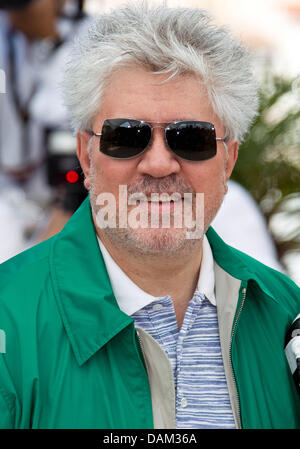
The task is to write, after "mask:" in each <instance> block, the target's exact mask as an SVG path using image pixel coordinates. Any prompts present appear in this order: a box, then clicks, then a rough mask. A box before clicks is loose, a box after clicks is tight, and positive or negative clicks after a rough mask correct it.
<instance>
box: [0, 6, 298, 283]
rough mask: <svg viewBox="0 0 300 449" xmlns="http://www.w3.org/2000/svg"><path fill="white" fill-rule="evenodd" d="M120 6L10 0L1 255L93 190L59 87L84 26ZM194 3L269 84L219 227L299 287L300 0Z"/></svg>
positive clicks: (0, 146)
mask: <svg viewBox="0 0 300 449" xmlns="http://www.w3.org/2000/svg"><path fill="white" fill-rule="evenodd" d="M121 3H123V1H120V0H85V1H78V0H66V1H64V0H32V1H29V0H19V1H18V0H10V1H3V0H0V69H2V70H3V71H4V73H5V80H4V81H3V76H2V78H1V80H0V219H1V221H0V223H1V225H0V262H3V261H4V260H6V259H7V258H9V257H11V256H13V255H15V254H17V253H18V252H20V251H22V250H24V249H26V248H29V247H30V246H32V245H33V244H35V243H37V242H39V241H41V240H43V239H45V238H48V237H50V236H51V235H53V234H55V233H56V232H58V231H59V230H60V229H61V228H62V227H63V225H64V224H65V222H66V221H67V220H68V218H69V217H70V216H71V215H72V213H73V212H74V211H75V210H76V208H77V207H78V206H79V205H80V203H81V202H82V200H83V199H84V198H85V195H86V192H85V191H84V189H83V187H82V174H81V171H80V168H79V165H78V161H77V159H76V155H75V151H76V139H75V138H74V136H73V135H72V133H71V131H70V127H69V122H68V116H67V112H66V111H65V109H64V106H63V104H62V100H61V96H60V92H59V88H58V85H59V81H60V79H61V73H62V70H63V67H64V64H65V60H66V54H67V52H68V49H69V46H70V43H71V41H72V39H73V38H74V36H75V35H76V33H78V32H79V30H80V28H81V27H83V26H86V23H88V21H89V18H90V17H91V16H93V15H95V14H97V13H99V12H102V11H105V10H107V9H111V8H112V7H114V6H115V5H117V4H121ZM153 3H159V1H158V0H157V1H153ZM180 3H181V2H178V1H175V0H174V1H172V0H169V1H168V4H169V5H170V6H182V3H181V4H180ZM8 6H9V9H8ZM184 6H191V7H203V8H205V9H207V10H209V11H210V12H211V13H212V15H213V16H214V18H215V19H214V20H215V21H216V22H217V23H219V24H222V25H225V26H227V27H228V28H230V30H231V31H232V33H233V34H235V35H236V36H237V37H238V38H239V39H240V40H242V41H243V43H244V44H245V45H246V46H247V47H248V48H249V50H250V52H251V55H252V60H253V69H254V72H255V74H256V77H257V81H258V84H259V88H260V98H261V103H260V115H259V117H257V119H256V121H255V122H254V124H253V126H252V128H251V130H250V132H249V133H248V135H247V137H246V139H245V141H244V143H243V144H242V145H241V147H240V153H239V159H238V163H237V165H236V168H235V169H234V173H233V176H232V181H231V182H230V185H229V192H228V194H227V195H226V197H225V200H224V203H223V205H222V207H221V210H220V212H219V213H218V215H217V217H216V218H215V220H214V222H213V226H214V227H215V229H216V230H217V232H219V234H220V235H221V237H223V238H224V240H225V241H227V242H228V243H229V244H231V245H232V246H235V247H237V248H239V249H241V250H243V251H245V252H247V253H249V254H250V255H252V256H254V257H256V258H257V259H259V260H261V261H262V262H263V263H266V264H267V265H269V266H272V267H274V268H276V269H279V270H280V271H283V272H286V273H287V274H288V275H289V276H290V277H291V278H292V279H294V281H295V282H296V283H298V285H300V109H299V100H300V57H299V50H298V49H299V45H300V0H263V1H262V0H260V1H258V0H243V1H238V0H185V2H184ZM1 73H3V72H1ZM1 86H2V87H1ZM1 91H2V92H3V93H1Z"/></svg>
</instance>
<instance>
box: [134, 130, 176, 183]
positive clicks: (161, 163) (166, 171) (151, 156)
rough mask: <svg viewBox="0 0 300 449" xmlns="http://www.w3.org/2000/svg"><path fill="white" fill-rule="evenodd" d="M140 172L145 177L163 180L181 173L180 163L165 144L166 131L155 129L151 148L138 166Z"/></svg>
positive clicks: (144, 154)
mask: <svg viewBox="0 0 300 449" xmlns="http://www.w3.org/2000/svg"><path fill="white" fill-rule="evenodd" d="M138 171H139V173H140V174H143V175H145V174H146V175H151V176H153V177H154V178H163V177H164V176H168V175H171V174H175V173H176V174H177V173H179V171H180V163H179V161H178V160H177V158H176V156H175V154H173V153H172V152H171V151H170V150H169V148H168V147H167V144H166V142H165V136H164V130H163V129H160V128H155V129H153V136H152V143H151V146H150V147H149V148H148V149H147V150H146V151H145V152H144V153H143V155H142V157H141V160H140V161H139V164H138Z"/></svg>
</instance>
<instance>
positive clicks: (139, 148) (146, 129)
mask: <svg viewBox="0 0 300 449" xmlns="http://www.w3.org/2000/svg"><path fill="white" fill-rule="evenodd" d="M101 133H102V135H101V137H100V151H101V152H102V153H104V154H106V155H107V156H110V157H115V158H119V159H129V158H131V157H135V156H137V155H138V154H140V153H142V152H143V151H144V150H145V148H146V147H147V145H148V144H149V142H150V139H151V127H150V126H149V125H148V124H146V123H142V122H141V121H139V120H130V119H109V120H105V121H104V123H103V127H102V131H101Z"/></svg>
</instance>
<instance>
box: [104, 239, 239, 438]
mask: <svg viewBox="0 0 300 449" xmlns="http://www.w3.org/2000/svg"><path fill="white" fill-rule="evenodd" d="M205 239H206V237H205ZM99 244H100V248H101V251H102V254H103V257H104V261H105V264H106V267H107V271H108V274H109V277H110V280H111V284H112V288H113V290H114V294H115V296H116V299H117V301H118V304H119V306H120V308H121V310H123V311H124V312H125V313H127V314H128V315H131V316H132V318H133V319H134V321H135V325H136V326H137V327H141V328H142V329H144V330H145V331H146V332H148V334H150V335H151V336H152V337H153V338H154V339H155V340H156V341H157V342H158V343H159V345H160V346H161V347H162V349H163V350H164V351H165V353H166V354H167V356H168V358H169V360H170V363H171V366H172V370H173V375H174V382H175V394H176V428H178V429H180V428H181V429H184V428H185V429H197V428H198V429H217V428H222V429H229V428H235V423H234V418H233V414H232V409H231V405H230V400H229V394H228V389H227V383H226V378H225V372H224V366H223V360H222V354H221V346H220V339H219V329H218V317H217V308H216V303H215V297H214V276H212V273H213V268H212V267H213V259H212V253H211V249H210V246H209V243H208V241H207V239H206V240H205V241H204V242H203V257H202V264H201V272H200V276H199V282H198V286H197V289H196V291H195V294H194V296H193V298H192V300H191V301H190V302H189V304H188V307H187V310H186V312H185V316H184V320H183V323H182V326H181V329H180V330H178V325H177V320H176V315H175V310H174V304H173V301H172V298H171V297H170V296H164V297H153V296H151V295H149V294H148V293H145V292H144V291H142V290H141V289H140V288H139V287H138V286H137V285H136V284H134V283H133V282H132V281H131V280H130V279H129V278H128V277H127V276H126V274H125V273H124V272H123V271H122V270H121V269H120V267H119V266H118V265H117V264H116V263H115V262H114V260H113V259H112V258H111V256H110V255H109V253H108V252H107V250H106V249H105V247H104V245H103V244H102V242H100V240H99ZM212 284H213V285H212ZM128 293H130V294H128ZM208 296H209V297H210V299H208ZM129 298H130V300H129Z"/></svg>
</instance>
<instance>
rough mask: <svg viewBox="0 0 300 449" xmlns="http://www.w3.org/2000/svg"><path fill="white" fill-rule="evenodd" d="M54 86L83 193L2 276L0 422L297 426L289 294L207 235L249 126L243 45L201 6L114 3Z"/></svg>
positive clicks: (285, 283)
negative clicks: (72, 137) (67, 117)
mask: <svg viewBox="0 0 300 449" xmlns="http://www.w3.org/2000/svg"><path fill="white" fill-rule="evenodd" d="M64 91H65V98H66V103H67V104H68V106H69V108H70V111H71V114H72V117H73V126H74V129H75V130H76V131H77V141H78V148H77V154H78V158H79V160H80V164H81V167H82V170H83V172H84V175H85V181H84V184H85V187H86V188H87V189H88V190H89V193H90V195H89V198H88V199H87V200H86V201H85V202H84V203H83V205H82V206H81V207H80V209H79V210H78V211H77V212H76V213H75V214H74V216H73V217H72V218H71V220H70V221H69V222H68V223H67V225H66V226H65V228H64V229H63V231H62V232H61V233H59V234H57V235H56V236H55V237H53V238H52V239H50V240H47V241H45V242H43V243H42V244H40V245H38V246H36V247H34V248H33V249H31V250H29V251H27V252H25V253H22V254H21V255H19V256H17V257H16V258H14V259H12V260H11V261H8V262H6V263H5V264H3V265H2V267H1V276H0V279H1V281H0V282H1V286H0V287H1V290H0V297H1V309H0V328H1V329H2V331H3V332H2V340H5V341H4V342H2V348H4V349H3V350H2V353H3V354H2V357H1V369H0V423H1V426H2V427H17V428H28V427H31V428H153V426H154V427H155V428H297V427H299V425H300V406H299V398H298V396H297V391H296V387H295V384H294V381H293V377H292V373H291V370H290V368H289V364H288V361H287V358H286V356H285V351H284V347H285V336H286V333H287V331H288V329H289V327H290V325H291V324H292V322H293V320H294V319H295V317H296V316H297V314H298V313H299V289H298V288H297V287H296V286H295V284H294V283H293V282H292V281H290V280H289V279H288V278H286V277H285V276H284V275H283V274H281V273H279V272H276V271H274V270H272V269H270V268H267V267H266V266H264V265H262V264H260V263H259V262H257V261H256V260H254V259H252V258H250V257H249V256H247V255H245V254H243V253H240V252H239V251H237V250H234V249H232V248H230V247H228V246H227V245H226V244H225V243H224V242H223V241H222V240H221V239H220V238H219V237H218V236H217V235H216V233H215V232H214V231H213V229H212V228H209V225H210V222H211V221H212V219H213V218H214V216H215V215H216V213H217V210H218V208H219V207H220V205H221V203H222V200H223V197H224V194H225V193H226V190H227V181H228V179H229V177H230V174H231V172H232V170H233V168H234V165H235V162H236V159H237V152H238V143H239V141H241V139H242V138H243V135H244V134H245V132H246V130H247V129H248V127H249V124H250V123H251V120H252V119H253V117H254V115H255V114H256V108H257V95H256V88H255V84H254V82H253V79H252V75H251V72H250V70H249V63H248V57H247V53H246V52H245V50H244V49H243V48H241V46H240V45H239V44H238V43H237V42H235V40H234V39H233V38H232V37H231V36H230V35H229V34H228V33H227V32H226V31H224V30H223V29H220V28H217V27H216V26H214V25H213V24H211V22H210V19H209V17H208V16H207V14H206V13H205V12H204V11H202V10H196V9H172V8H167V7H165V6H160V7H157V8H149V7H148V6H147V4H146V3H144V2H143V3H137V4H130V5H127V6H126V7H121V8H118V9H116V10H114V11H112V13H111V14H106V15H102V16H101V17H99V18H98V19H96V20H95V23H94V24H93V26H92V27H91V29H90V30H89V31H88V32H87V33H85V34H84V35H83V36H82V37H81V39H80V40H79V42H77V44H75V47H74V51H73V54H72V56H71V58H70V61H69V62H68V64H67V72H66V77H65V82H64ZM203 198H204V203H203ZM203 212H204V213H203ZM168 219H169V221H168ZM204 232H205V235H204ZM4 343H5V344H4ZM295 357H296V355H295Z"/></svg>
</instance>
